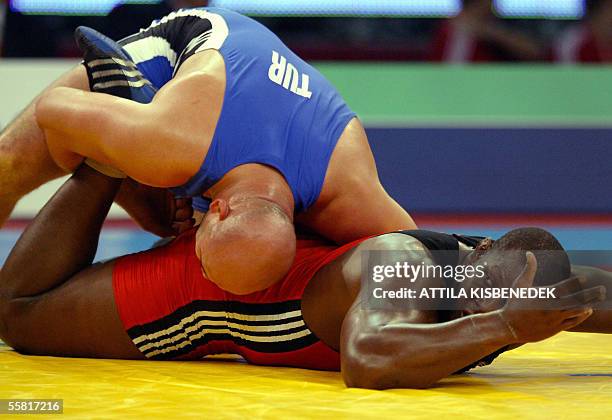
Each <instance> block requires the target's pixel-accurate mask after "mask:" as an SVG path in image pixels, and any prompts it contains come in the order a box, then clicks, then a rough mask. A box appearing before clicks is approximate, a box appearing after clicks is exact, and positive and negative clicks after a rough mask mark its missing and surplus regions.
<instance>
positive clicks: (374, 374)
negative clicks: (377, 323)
mask: <svg viewBox="0 0 612 420" xmlns="http://www.w3.org/2000/svg"><path fill="white" fill-rule="evenodd" d="M375 335H376V334H371V333H359V334H356V335H355V336H353V337H351V338H350V339H349V340H348V342H346V343H345V344H343V346H342V347H343V348H342V351H341V373H342V379H343V381H344V383H345V385H346V386H347V387H349V388H365V389H378V390H380V389H386V388H389V387H388V386H387V383H388V379H387V378H388V377H389V375H390V372H391V369H392V363H391V362H392V361H391V359H390V355H388V354H384V352H380V351H377V349H378V348H379V347H378V346H377V345H376V342H375V341H376V339H375Z"/></svg>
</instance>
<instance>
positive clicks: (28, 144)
mask: <svg viewBox="0 0 612 420" xmlns="http://www.w3.org/2000/svg"><path fill="white" fill-rule="evenodd" d="M60 86H62V87H71V88H75V89H80V90H89V83H88V81H87V73H86V72H85V67H84V66H82V65H78V66H77V67H75V68H73V69H72V70H70V71H68V72H67V73H65V74H64V75H62V76H61V77H60V78H59V79H57V80H56V81H55V82H54V83H52V84H51V86H49V87H48V88H47V89H45V91H47V90H49V89H52V88H55V87H60ZM35 104H36V99H35V100H34V101H33V102H32V103H31V104H30V105H28V106H27V107H26V109H25V110H24V111H23V112H22V113H21V114H20V115H19V116H18V117H17V118H16V119H15V120H14V121H13V122H12V123H10V124H9V125H8V127H7V128H6V129H5V130H3V131H2V132H0V163H2V162H6V161H10V162H12V165H13V166H12V168H11V173H3V174H2V175H3V177H5V178H4V179H3V180H1V182H0V185H2V186H3V187H4V188H6V189H12V185H11V183H12V182H14V183H17V184H22V185H19V187H20V188H15V189H16V190H17V192H23V193H25V192H27V191H29V190H31V189H33V188H36V187H38V186H39V185H40V184H42V183H43V182H46V181H48V180H51V179H53V178H56V177H59V176H61V175H63V174H64V173H63V171H61V170H60V169H59V168H58V167H57V166H56V165H55V163H53V160H52V159H51V156H50V155H49V151H48V149H47V144H46V141H45V135H44V133H43V131H42V130H41V129H40V127H39V126H38V124H37V122H36V113H35ZM1 169H2V168H0V170H1ZM6 177H8V178H10V179H7V178H6ZM22 190H23V191H22Z"/></svg>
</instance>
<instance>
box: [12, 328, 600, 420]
mask: <svg viewBox="0 0 612 420" xmlns="http://www.w3.org/2000/svg"><path fill="white" fill-rule="evenodd" d="M0 398H5V399H6V398H14V399H24V398H36V399H43V398H44V399H52V398H53V399H63V400H64V415H63V416H68V417H75V418H118V419H119V418H120V419H125V418H136V419H146V418H180V417H193V418H205V419H218V418H244V417H250V418H283V419H286V418H321V417H333V418H338V419H339V418H356V417H368V418H386V419H388V420H392V419H395V418H414V417H427V418H438V417H440V416H448V417H447V418H449V419H450V418H453V419H454V418H457V417H458V418H468V417H470V418H471V417H481V418H485V417H486V418H492V417H495V418H498V417H501V418H508V417H514V418H519V417H520V418H523V417H529V418H551V419H558V418H589V419H592V418H608V419H609V418H612V336H605V335H591V334H571V333H563V334H561V335H558V336H556V337H554V338H552V339H550V340H548V341H546V342H543V343H538V344H532V345H527V346H524V347H523V348H521V349H518V350H514V351H513V352H510V353H506V354H504V355H502V356H501V357H500V358H498V359H497V360H496V361H495V362H494V364H493V365H492V366H489V367H485V368H479V369H476V370H474V371H472V373H470V374H465V375H461V376H455V377H453V378H450V379H447V380H444V381H442V382H441V383H440V384H439V385H438V386H437V387H435V388H433V389H429V390H390V391H367V390H360V389H346V388H345V387H344V385H343V383H342V380H341V378H340V375H339V374H338V373H329V372H316V371H308V370H300V369H289V368H265V367H257V366H249V365H246V364H244V363H242V362H238V361H224V360H211V361H202V362H149V361H138V362H130V361H114V360H90V359H63V358H53V357H26V356H21V355H19V354H17V353H15V352H13V351H12V350H10V349H9V348H8V347H6V346H2V347H0ZM450 416H452V417H450ZM4 417H8V416H2V415H0V419H2V418H4ZM22 417H27V416H20V417H19V418H22ZM43 418H49V417H48V416H45V417H43Z"/></svg>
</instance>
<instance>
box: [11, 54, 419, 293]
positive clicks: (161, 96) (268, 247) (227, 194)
mask: <svg viewBox="0 0 612 420" xmlns="http://www.w3.org/2000/svg"><path fill="white" fill-rule="evenodd" d="M225 85H226V80H225V66H224V60H223V58H222V56H221V54H219V53H218V52H217V51H214V50H208V51H204V52H201V53H199V54H196V55H194V56H192V57H190V58H188V59H187V60H186V61H185V62H184V64H183V65H182V66H181V67H180V69H179V71H178V72H177V74H176V76H175V77H174V78H173V79H172V80H171V81H170V82H168V83H167V84H166V85H165V86H164V87H163V88H162V89H160V90H159V92H158V93H157V94H156V96H155V98H154V99H153V101H152V102H151V103H150V104H140V103H136V102H133V101H130V100H126V99H121V98H117V97H113V96H110V95H106V94H100V93H94V92H88V82H87V76H86V72H85V68H84V66H79V67H77V68H75V69H74V70H73V71H71V72H70V73H69V74H67V75H66V76H64V77H62V78H61V79H60V80H59V81H57V82H56V83H55V84H54V85H53V86H52V87H51V88H49V89H48V90H46V91H45V92H44V93H43V94H42V95H41V96H40V97H39V98H38V99H37V100H35V102H34V103H33V104H32V105H31V106H30V107H28V109H26V111H25V112H24V113H23V114H22V115H21V116H20V117H18V118H17V120H16V121H15V122H14V123H13V124H12V125H10V126H9V127H8V128H7V129H6V130H5V132H3V133H2V134H1V135H0V221H2V220H4V219H5V218H6V217H7V216H8V214H9V212H10V208H11V207H12V206H13V205H14V203H15V202H16V201H17V200H18V199H19V198H20V197H21V196H23V195H24V194H25V193H27V192H28V191H30V190H32V189H33V188H36V187H37V186H39V185H41V184H43V183H45V182H47V181H49V180H51V179H53V178H55V177H58V176H60V175H62V174H65V173H69V172H72V171H73V170H74V169H75V168H76V167H77V166H78V165H79V164H80V163H81V162H82V161H83V157H84V156H87V157H89V158H93V159H95V160H96V161H98V162H100V163H102V164H106V165H109V166H112V167H114V168H117V169H119V170H121V171H123V172H125V173H126V174H127V175H128V176H129V177H130V178H131V179H133V180H136V181H137V182H138V183H140V184H146V185H147V186H152V187H162V188H163V187H170V186H176V185H180V184H182V183H185V182H186V181H187V180H189V179H190V177H192V176H193V175H194V174H195V173H196V172H197V171H198V170H199V168H200V166H201V165H202V162H203V160H204V158H205V156H206V154H207V152H208V148H209V146H210V144H211V141H212V138H213V135H214V132H215V126H216V123H217V121H218V119H219V116H220V113H221V109H222V106H223V97H224V90H225ZM202 109H205V110H206V112H202V111H201V110H202ZM347 167H350V171H347V170H346V168H347ZM204 196H206V197H208V198H210V199H211V200H212V203H211V206H210V209H209V211H208V213H207V214H206V216H205V217H204V218H203V220H202V224H201V227H200V231H199V238H198V244H199V245H198V247H201V246H202V244H203V243H204V242H206V243H207V245H208V246H207V249H208V250H209V253H207V257H206V258H205V259H203V260H202V265H203V269H204V270H205V271H206V272H207V274H208V275H209V276H210V277H211V278H212V279H214V281H215V282H216V283H217V284H219V285H221V286H222V287H223V288H224V289H226V290H228V291H231V292H234V293H238V294H246V293H249V292H252V291H255V290H261V289H263V288H265V287H267V286H269V285H270V284H271V282H274V281H276V280H278V279H279V278H280V277H282V275H283V274H284V273H285V272H286V271H287V269H288V267H289V266H290V264H291V261H292V258H293V255H294V252H295V234H294V231H293V223H294V222H295V224H296V225H299V226H301V228H303V229H308V230H311V231H314V232H316V233H318V234H320V235H323V236H325V237H327V238H329V239H331V240H333V241H335V242H337V243H346V242H350V241H351V240H354V239H357V238H360V237H364V236H368V235H374V234H379V233H382V232H388V231H392V230H397V229H412V228H415V227H416V226H415V224H414V221H413V220H412V218H411V217H410V215H409V214H408V213H407V212H406V211H405V210H404V209H403V208H402V207H401V206H399V205H398V204H397V203H396V202H395V200H393V199H392V198H391V197H390V196H389V195H388V194H387V192H386V191H385V190H384V188H383V186H382V185H381V183H380V181H379V179H378V174H377V170H376V165H375V162H374V158H373V155H372V152H371V150H370V146H369V144H368V140H367V137H366V134H365V131H364V129H363V126H362V125H361V123H360V122H359V120H358V119H353V120H352V121H351V122H350V123H349V124H348V126H347V127H346V128H345V130H344V132H343V134H342V136H341V137H340V139H339V141H338V144H337V146H336V148H335V149H334V151H333V154H332V156H331V160H330V163H329V166H328V169H327V172H326V176H325V180H324V184H323V188H322V190H321V193H320V195H319V197H318V199H317V201H316V203H315V204H314V205H313V206H312V207H310V208H309V209H307V211H305V212H303V213H300V214H297V215H296V216H295V218H294V201H293V195H292V191H291V189H290V188H289V186H288V184H287V182H286V181H285V179H284V178H283V176H282V175H281V174H280V173H279V172H277V171H276V170H274V169H272V168H270V167H269V166H265V165H260V164H246V165H241V166H238V167H236V168H235V169H233V170H231V171H230V172H228V173H227V174H226V175H225V176H223V178H222V179H221V180H220V181H219V182H217V183H216V184H215V185H213V186H212V188H210V189H209V190H208V191H206V192H205V193H204ZM366 197H367V200H366V199H365V198H366ZM160 198H161V203H162V204H161V205H160V204H156V203H159V202H160V200H159V199H160ZM118 202H119V203H120V204H122V205H123V206H124V207H125V208H126V209H127V210H128V212H129V213H130V214H132V215H133V216H134V217H135V218H136V219H137V220H140V221H141V224H142V225H143V227H145V228H147V229H148V230H152V231H155V232H157V233H160V234H163V235H168V234H169V233H171V232H169V231H168V229H167V228H164V227H163V226H162V227H161V228H160V227H159V225H160V223H159V222H158V221H159V219H160V218H161V217H160V216H159V214H160V213H162V215H165V216H164V218H165V219H166V220H167V219H169V217H168V216H167V214H169V213H172V210H173V208H171V207H170V206H167V205H166V204H165V203H167V202H168V200H167V193H166V192H165V190H163V189H159V190H158V189H154V188H147V187H140V186H139V185H138V184H137V183H136V182H131V183H126V184H125V185H124V187H123V189H122V192H121V193H120V194H119V196H118ZM147 203H148V205H146V204H147ZM159 207H161V208H162V209H165V208H167V209H168V211H166V212H160V210H159ZM179 222H182V224H180V227H185V225H186V227H190V223H191V222H190V221H188V220H187V221H186V220H179ZM166 224H167V223H166ZM236 247H240V249H241V250H242V252H243V253H245V254H248V255H251V256H252V259H251V264H249V265H248V266H245V265H244V264H241V263H240V261H238V260H237V258H238V257H239V255H238V254H236V253H235V252H231V250H232V249H235V248H236ZM201 254H202V253H201V251H198V255H201ZM255 264H258V266H259V269H256V268H255V266H254V265H255ZM264 272H265V273H266V274H265V275H263V273H264Z"/></svg>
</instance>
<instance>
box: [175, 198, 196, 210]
mask: <svg viewBox="0 0 612 420" xmlns="http://www.w3.org/2000/svg"><path fill="white" fill-rule="evenodd" d="M191 204H192V200H191V197H181V198H175V199H174V205H175V206H176V208H184V207H191Z"/></svg>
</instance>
